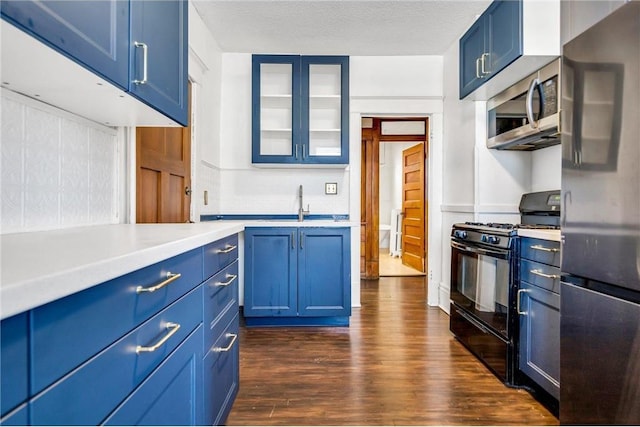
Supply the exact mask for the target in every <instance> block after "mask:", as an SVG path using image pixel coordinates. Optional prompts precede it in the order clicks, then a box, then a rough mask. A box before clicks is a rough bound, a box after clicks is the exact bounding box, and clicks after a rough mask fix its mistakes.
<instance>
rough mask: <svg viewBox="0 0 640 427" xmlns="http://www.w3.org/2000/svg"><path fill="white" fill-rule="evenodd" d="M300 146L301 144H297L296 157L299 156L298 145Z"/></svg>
mask: <svg viewBox="0 0 640 427" xmlns="http://www.w3.org/2000/svg"><path fill="white" fill-rule="evenodd" d="M299 146H300V144H296V159H297V158H298V147H299Z"/></svg>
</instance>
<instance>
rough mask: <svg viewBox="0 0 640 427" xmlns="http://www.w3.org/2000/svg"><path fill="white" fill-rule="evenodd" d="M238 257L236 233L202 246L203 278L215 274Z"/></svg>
mask: <svg viewBox="0 0 640 427" xmlns="http://www.w3.org/2000/svg"><path fill="white" fill-rule="evenodd" d="M236 259H238V235H237V234H234V235H232V236H228V237H225V238H224V239H220V240H218V241H215V242H213V243H209V244H208V245H206V246H205V247H204V278H205V279H206V278H208V277H211V276H213V275H214V274H216V273H217V272H218V271H220V270H221V269H222V268H224V267H226V266H227V265H229V264H231V263H232V262H233V261H235V260H236Z"/></svg>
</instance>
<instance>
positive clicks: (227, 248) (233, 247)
mask: <svg viewBox="0 0 640 427" xmlns="http://www.w3.org/2000/svg"><path fill="white" fill-rule="evenodd" d="M237 248H238V247H237V246H227V247H226V248H224V249H218V250H217V251H216V253H217V254H228V253H229V252H233V251H234V250H235V249H237Z"/></svg>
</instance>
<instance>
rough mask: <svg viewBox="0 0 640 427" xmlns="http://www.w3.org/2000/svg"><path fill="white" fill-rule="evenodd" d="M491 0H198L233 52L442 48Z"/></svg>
mask: <svg viewBox="0 0 640 427" xmlns="http://www.w3.org/2000/svg"><path fill="white" fill-rule="evenodd" d="M489 3H490V0H465V1H463V0H451V1H435V0H412V1H410V0H396V1H377V0H373V1H364V0H360V1H325V0H285V1H274V0H262V1H248V0H195V1H194V4H195V7H196V9H197V11H198V13H199V14H200V15H201V17H202V19H203V21H204V22H205V24H206V25H207V27H208V28H209V29H210V31H211V33H212V34H213V36H214V38H215V39H216V41H217V42H218V44H219V45H220V48H221V49H222V50H223V51H225V52H250V53H273V54H275V53H294V54H307V55H308V54H316V55H442V54H443V53H444V52H445V51H446V50H447V49H448V48H449V47H450V46H451V44H452V43H453V42H454V41H455V40H457V39H458V38H459V37H460V35H461V34H462V33H463V32H464V31H465V30H466V29H467V28H468V27H469V25H470V24H471V23H472V22H473V21H474V19H475V17H476V16H477V15H479V14H480V13H482V11H483V10H484V9H485V8H486V7H487V5H488V4H489Z"/></svg>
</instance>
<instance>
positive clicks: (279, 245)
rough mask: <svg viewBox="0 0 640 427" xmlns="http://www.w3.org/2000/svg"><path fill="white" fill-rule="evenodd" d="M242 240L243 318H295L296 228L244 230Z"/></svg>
mask: <svg viewBox="0 0 640 427" xmlns="http://www.w3.org/2000/svg"><path fill="white" fill-rule="evenodd" d="M244 239H245V243H244V244H245V275H244V280H245V292H244V315H245V316H248V317H256V316H257V317H270V316H296V314H297V275H298V266H297V251H298V249H297V247H298V230H297V228H294V227H256V228H247V229H245V234H244Z"/></svg>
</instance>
